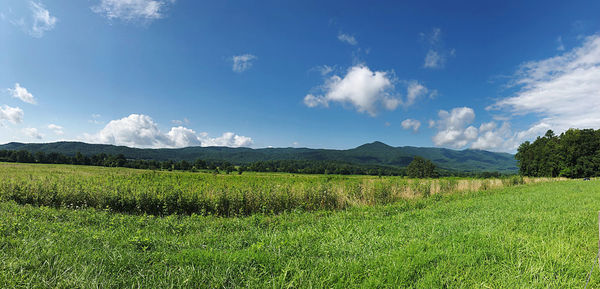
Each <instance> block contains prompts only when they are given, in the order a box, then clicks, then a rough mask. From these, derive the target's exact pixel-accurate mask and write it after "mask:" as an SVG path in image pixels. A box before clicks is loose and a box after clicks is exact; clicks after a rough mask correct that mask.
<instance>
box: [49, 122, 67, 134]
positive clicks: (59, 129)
mask: <svg viewBox="0 0 600 289" xmlns="http://www.w3.org/2000/svg"><path fill="white" fill-rule="evenodd" d="M48 129H50V130H52V131H53V132H54V134H57V135H63V134H65V132H64V131H63V127H62V126H60V125H57V124H53V123H51V124H49V125H48Z"/></svg>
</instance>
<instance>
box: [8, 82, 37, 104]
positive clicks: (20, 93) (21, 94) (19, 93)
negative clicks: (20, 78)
mask: <svg viewBox="0 0 600 289" xmlns="http://www.w3.org/2000/svg"><path fill="white" fill-rule="evenodd" d="M8 92H10V95H11V96H12V97H14V98H18V99H20V100H22V101H24V102H27V103H31V104H35V103H36V101H35V98H34V97H33V94H31V93H30V92H29V91H27V89H26V88H25V87H22V86H21V85H20V84H19V83H15V88H9V89H8Z"/></svg>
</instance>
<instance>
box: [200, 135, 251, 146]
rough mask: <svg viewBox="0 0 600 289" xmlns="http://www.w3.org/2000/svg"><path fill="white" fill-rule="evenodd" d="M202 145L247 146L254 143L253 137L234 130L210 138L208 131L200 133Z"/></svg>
mask: <svg viewBox="0 0 600 289" xmlns="http://www.w3.org/2000/svg"><path fill="white" fill-rule="evenodd" d="M200 139H201V140H202V146H226V147H247V146H250V145H252V143H253V141H252V138H250V137H247V136H241V135H237V134H234V133H232V132H226V133H223V135H221V136H220V137H216V138H210V137H208V135H207V134H206V133H201V134H200Z"/></svg>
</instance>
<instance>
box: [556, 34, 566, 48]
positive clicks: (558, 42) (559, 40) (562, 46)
mask: <svg viewBox="0 0 600 289" xmlns="http://www.w3.org/2000/svg"><path fill="white" fill-rule="evenodd" d="M556 43H557V44H558V46H557V47H556V50H558V51H564V50H565V44H564V43H563V40H562V36H558V38H556Z"/></svg>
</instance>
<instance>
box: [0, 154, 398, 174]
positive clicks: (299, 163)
mask: <svg viewBox="0 0 600 289" xmlns="http://www.w3.org/2000/svg"><path fill="white" fill-rule="evenodd" d="M0 161H2V162H17V163H42V164H71V165H89V166H104V167H125V168H134V169H149V170H181V171H196V170H210V171H214V172H217V173H218V172H225V173H227V174H229V173H232V172H237V173H238V174H242V173H243V172H244V171H252V172H285V173H300V174H340V175H386V176H400V175H404V170H403V169H400V168H395V167H384V166H363V165H355V164H349V163H343V162H330V161H304V160H279V161H258V162H254V163H251V164H247V165H238V166H236V165H234V164H232V163H230V162H227V161H219V160H202V159H197V160H196V161H194V162H189V161H186V160H181V161H172V160H167V161H156V160H142V159H127V158H126V157H125V156H124V155H123V154H117V155H111V154H105V153H99V154H94V155H91V156H87V155H83V154H82V153H81V152H77V153H76V154H75V155H74V156H68V155H64V154H61V153H56V152H51V153H44V152H36V153H33V154H32V153H31V152H29V151H26V150H0Z"/></svg>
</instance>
